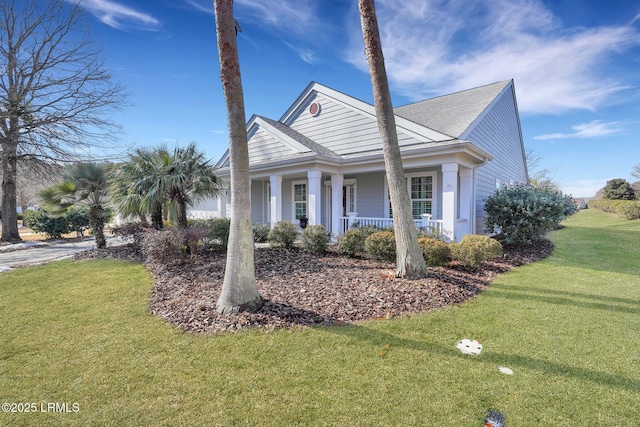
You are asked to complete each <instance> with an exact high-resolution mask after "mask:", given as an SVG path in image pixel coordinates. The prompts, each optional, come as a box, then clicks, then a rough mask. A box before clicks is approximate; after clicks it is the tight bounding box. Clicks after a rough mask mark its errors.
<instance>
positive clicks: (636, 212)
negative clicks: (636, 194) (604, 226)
mask: <svg viewBox="0 0 640 427" xmlns="http://www.w3.org/2000/svg"><path fill="white" fill-rule="evenodd" d="M616 213H617V214H618V215H620V216H621V217H622V218H624V219H629V220H633V219H640V202H634V201H631V200H629V201H624V202H622V203H620V204H619V205H618V208H617V210H616Z"/></svg>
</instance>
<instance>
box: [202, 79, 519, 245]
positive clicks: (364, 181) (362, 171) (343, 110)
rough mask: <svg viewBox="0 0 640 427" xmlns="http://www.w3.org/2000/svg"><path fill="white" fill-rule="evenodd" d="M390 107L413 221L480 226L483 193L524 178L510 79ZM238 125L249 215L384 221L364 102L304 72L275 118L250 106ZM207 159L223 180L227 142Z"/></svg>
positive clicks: (206, 211) (386, 213)
mask: <svg viewBox="0 0 640 427" xmlns="http://www.w3.org/2000/svg"><path fill="white" fill-rule="evenodd" d="M394 112H395V115H396V117H395V119H396V125H397V133H398V140H399V145H400V151H401V155H402V161H403V164H404V165H405V175H406V178H407V191H408V192H409V195H410V198H411V204H412V209H413V215H414V218H415V219H416V223H417V224H418V225H424V224H427V223H428V224H429V225H431V226H436V227H439V228H440V229H441V230H443V231H444V232H445V234H447V235H448V236H449V237H450V238H452V239H455V240H459V239H460V238H461V237H462V236H464V235H465V234H469V233H482V232H483V229H484V224H483V216H484V211H483V203H484V202H483V200H484V198H485V197H486V196H488V195H490V194H492V193H493V192H494V191H495V190H496V188H497V187H499V186H501V185H503V184H513V183H526V182H527V181H528V173H527V166H526V161H525V151H524V146H523V141H522V132H521V129H520V119H519V116H518V107H517V103H516V96H515V89H514V83H513V80H509V81H502V82H498V83H493V84H490V85H486V86H482V87H478V88H474V89H469V90H465V91H462V92H457V93H453V94H450V95H445V96H440V97H437V98H433V99H428V100H426V101H421V102H417V103H414V104H409V105H405V106H402V107H397V108H395V110H394ZM247 132H248V143H249V159H250V173H251V196H252V197H251V205H252V206H251V215H252V220H253V222H255V223H263V224H271V225H273V224H275V223H276V222H277V221H280V220H289V221H293V222H298V221H297V220H298V218H300V217H303V216H305V217H307V218H308V221H309V224H322V225H324V226H325V227H326V228H327V229H328V230H330V231H331V232H332V233H333V234H334V235H339V234H341V233H343V232H344V231H345V229H347V228H348V227H349V226H351V225H352V224H353V223H354V222H356V221H357V222H358V223H360V224H362V225H365V224H371V223H373V224H377V225H389V224H391V223H392V214H391V212H390V210H391V209H390V203H389V195H388V188H387V183H386V178H385V168H384V160H383V154H382V144H381V141H380V134H379V131H378V126H377V122H376V116H375V111H374V106H373V105H371V104H368V103H366V102H363V101H360V100H358V99H355V98H353V97H350V96H349V95H346V94H344V93H341V92H338V91H336V90H333V89H331V88H328V87H326V86H323V85H321V84H318V83H315V82H312V83H310V84H309V85H308V86H307V87H306V88H305V89H304V91H303V92H302V93H301V94H300V96H299V97H298V99H296V100H295V102H294V103H293V104H292V105H291V107H290V108H289V109H288V110H287V111H286V112H285V113H284V114H283V116H282V117H281V118H280V120H278V121H276V120H272V119H269V118H266V117H261V116H256V115H254V116H252V117H251V119H250V120H249V122H248V123H247ZM216 167H217V168H218V174H219V176H220V178H222V180H223V181H225V182H228V180H229V175H230V174H229V159H228V152H227V153H226V154H225V155H224V156H223V157H222V158H221V159H220V160H219V161H218V163H217V165H216ZM229 197H230V194H229V193H228V191H225V192H224V195H223V196H222V197H220V198H219V199H218V200H216V201H215V207H214V206H212V205H211V202H209V206H208V207H206V206H198V207H195V208H194V209H192V210H191V216H192V217H198V216H200V217H203V216H221V217H225V216H228V214H229V205H228V202H229V200H230V199H229ZM198 208H200V209H198Z"/></svg>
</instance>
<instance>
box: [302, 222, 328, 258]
mask: <svg viewBox="0 0 640 427" xmlns="http://www.w3.org/2000/svg"><path fill="white" fill-rule="evenodd" d="M330 240H331V237H330V236H329V234H328V233H327V229H326V228H324V227H323V226H322V225H309V226H308V227H307V228H305V229H304V230H302V235H301V236H300V242H301V244H302V250H304V251H305V252H309V253H311V254H314V255H322V254H324V253H325V252H326V251H327V246H328V245H329V241H330Z"/></svg>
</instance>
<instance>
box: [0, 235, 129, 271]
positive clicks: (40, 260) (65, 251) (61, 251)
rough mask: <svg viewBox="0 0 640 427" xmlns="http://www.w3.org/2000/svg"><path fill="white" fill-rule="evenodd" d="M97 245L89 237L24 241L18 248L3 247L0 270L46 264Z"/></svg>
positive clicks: (111, 240)
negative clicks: (85, 238)
mask: <svg viewBox="0 0 640 427" xmlns="http://www.w3.org/2000/svg"><path fill="white" fill-rule="evenodd" d="M119 244H122V240H120V239H117V238H108V239H107V245H108V246H112V245H119ZM95 245H96V242H95V240H94V239H87V240H82V241H78V242H70V243H53V244H48V245H37V246H36V245H34V246H30V244H29V243H26V244H25V243H22V244H19V245H17V246H16V247H17V248H19V249H17V250H8V249H7V247H6V246H5V247H3V251H2V252H0V271H1V270H2V269H6V267H9V268H15V267H23V266H28V265H37V264H44V263H47V262H50V261H54V260H58V259H63V258H70V257H72V256H73V255H74V254H76V253H78V252H82V251H88V250H90V249H93V248H94V247H95Z"/></svg>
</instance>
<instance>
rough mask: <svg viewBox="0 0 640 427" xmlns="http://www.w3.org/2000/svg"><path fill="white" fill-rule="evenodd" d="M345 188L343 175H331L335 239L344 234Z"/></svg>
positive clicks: (333, 232)
mask: <svg viewBox="0 0 640 427" xmlns="http://www.w3.org/2000/svg"><path fill="white" fill-rule="evenodd" d="M343 186H344V175H343V174H341V173H332V174H331V233H332V234H333V236H334V237H338V236H339V235H340V234H342V213H343V207H342V187H343Z"/></svg>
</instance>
